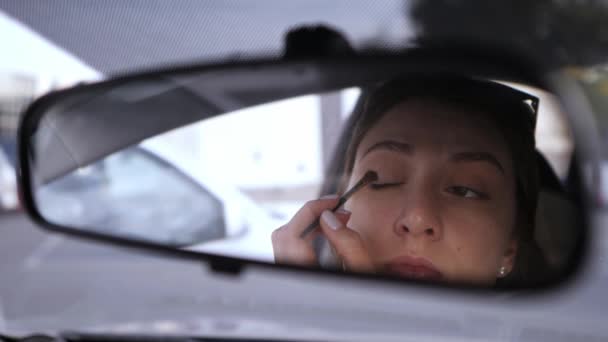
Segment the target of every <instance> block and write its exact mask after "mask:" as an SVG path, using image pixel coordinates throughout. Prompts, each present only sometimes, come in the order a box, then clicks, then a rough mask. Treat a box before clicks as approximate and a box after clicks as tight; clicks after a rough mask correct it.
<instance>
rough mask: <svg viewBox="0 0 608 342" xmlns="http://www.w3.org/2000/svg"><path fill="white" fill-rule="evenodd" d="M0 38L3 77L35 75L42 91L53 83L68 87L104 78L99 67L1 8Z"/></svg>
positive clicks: (1, 72)
mask: <svg viewBox="0 0 608 342" xmlns="http://www.w3.org/2000/svg"><path fill="white" fill-rule="evenodd" d="M0 41H1V42H2V49H3V53H2V58H1V62H0V77H2V75H4V76H6V75H12V74H18V75H24V76H27V75H33V76H35V77H36V78H38V83H37V86H38V92H39V93H42V92H44V91H46V90H48V88H49V87H50V86H51V85H52V84H53V83H54V84H55V85H56V86H67V85H70V84H73V83H75V82H79V81H89V80H97V79H100V78H103V75H102V74H101V73H99V72H98V71H97V70H95V69H93V68H91V67H90V66H88V65H87V64H85V63H83V62H82V61H80V60H79V59H78V58H76V57H75V56H73V55H71V54H70V53H68V52H67V51H65V50H63V49H61V48H60V47H58V46H57V45H55V44H54V43H52V42H51V41H49V40H47V39H45V38H44V37H42V36H41V35H39V34H38V33H36V32H34V31H33V30H31V29H30V28H28V27H27V26H25V25H23V24H21V23H20V22H19V21H17V20H15V19H13V18H12V17H10V16H8V15H7V14H6V13H4V12H2V11H0Z"/></svg>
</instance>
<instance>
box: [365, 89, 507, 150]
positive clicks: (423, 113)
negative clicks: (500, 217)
mask: <svg viewBox="0 0 608 342" xmlns="http://www.w3.org/2000/svg"><path fill="white" fill-rule="evenodd" d="M487 115H489V113H483V112H481V111H478V110H474V109H467V108H465V107H463V106H458V105H453V104H449V103H441V102H436V101H429V100H409V101H405V102H402V103H399V104H397V105H395V106H393V107H392V108H391V109H389V110H388V111H387V112H386V113H385V114H384V115H383V116H382V118H381V119H380V120H379V121H378V122H376V123H375V124H374V125H373V126H372V127H371V128H370V130H369V131H368V132H366V134H365V135H364V137H363V139H362V141H361V144H360V145H359V148H358V152H357V154H358V155H359V157H361V155H360V153H361V152H362V151H365V150H366V149H368V148H369V147H370V146H372V145H373V144H375V143H377V142H379V141H383V140H395V141H400V142H405V143H407V144H409V145H411V146H412V147H413V148H414V149H416V147H419V148H422V147H433V146H434V147H437V148H441V149H442V150H445V149H448V150H479V149H483V150H488V151H490V152H493V153H495V154H499V155H501V157H503V158H506V157H507V155H508V148H507V146H506V141H505V139H504V138H503V137H502V135H501V134H500V131H499V130H498V128H497V127H495V126H494V125H492V124H491V121H490V120H489V119H488V118H487Z"/></svg>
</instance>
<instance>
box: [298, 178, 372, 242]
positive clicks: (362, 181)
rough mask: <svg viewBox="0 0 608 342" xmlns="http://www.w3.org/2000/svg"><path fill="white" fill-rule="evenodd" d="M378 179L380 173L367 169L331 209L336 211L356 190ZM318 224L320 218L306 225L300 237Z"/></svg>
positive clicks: (304, 235) (303, 236)
mask: <svg viewBox="0 0 608 342" xmlns="http://www.w3.org/2000/svg"><path fill="white" fill-rule="evenodd" d="M377 180H378V174H377V173H376V172H374V171H367V172H366V173H365V175H363V177H361V179H360V180H359V181H358V182H357V183H356V184H355V185H353V187H352V188H350V190H348V191H347V192H345V193H344V195H342V197H340V200H339V201H338V204H336V206H335V207H334V208H333V209H332V210H331V211H332V212H335V211H336V210H338V209H339V208H340V207H341V206H342V205H343V204H344V203H346V201H348V199H349V198H350V197H351V196H352V195H354V193H355V192H357V191H359V190H361V189H363V188H364V187H365V186H366V185H368V184H369V183H371V182H375V181H377ZM318 226H319V219H318V218H317V219H316V220H315V221H314V222H313V223H311V224H310V225H309V226H308V227H306V229H304V231H302V233H301V234H300V238H301V239H303V238H305V237H306V235H308V234H309V233H310V232H312V231H313V230H315V228H317V227H318Z"/></svg>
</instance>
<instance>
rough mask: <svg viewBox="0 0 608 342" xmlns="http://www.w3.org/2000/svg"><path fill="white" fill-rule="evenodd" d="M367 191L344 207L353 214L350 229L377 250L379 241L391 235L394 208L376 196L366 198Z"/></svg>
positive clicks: (359, 194) (349, 223) (355, 196)
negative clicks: (391, 219)
mask: <svg viewBox="0 0 608 342" xmlns="http://www.w3.org/2000/svg"><path fill="white" fill-rule="evenodd" d="M365 195H366V193H365V191H361V193H358V194H355V195H354V196H353V197H351V199H350V200H349V201H348V202H347V203H346V204H345V205H344V208H345V209H346V210H348V211H350V212H351V217H350V220H349V221H348V224H347V225H348V227H349V228H351V229H353V230H355V231H357V232H358V233H359V234H360V235H361V238H362V239H363V241H364V242H365V243H366V244H367V245H368V246H369V247H370V248H376V245H377V244H378V241H381V240H382V239H383V237H384V236H385V235H386V234H388V233H390V232H391V231H392V229H387V228H390V227H391V226H392V224H391V222H390V218H391V217H392V216H391V215H393V216H394V214H392V211H393V208H392V206H391V205H390V203H385V202H386V201H382V200H381V199H378V198H372V197H374V196H369V194H367V196H365Z"/></svg>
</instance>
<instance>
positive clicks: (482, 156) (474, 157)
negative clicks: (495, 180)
mask: <svg viewBox="0 0 608 342" xmlns="http://www.w3.org/2000/svg"><path fill="white" fill-rule="evenodd" d="M450 160H451V161H453V162H479V161H481V162H487V163H489V164H491V165H493V166H495V167H496V168H497V169H498V170H499V171H500V172H501V173H502V174H503V175H504V173H505V169H504V168H503V167H502V164H501V163H500V162H499V161H498V159H497V158H496V157H495V156H494V155H493V154H491V153H489V152H459V153H455V154H453V155H452V156H451V157H450Z"/></svg>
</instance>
